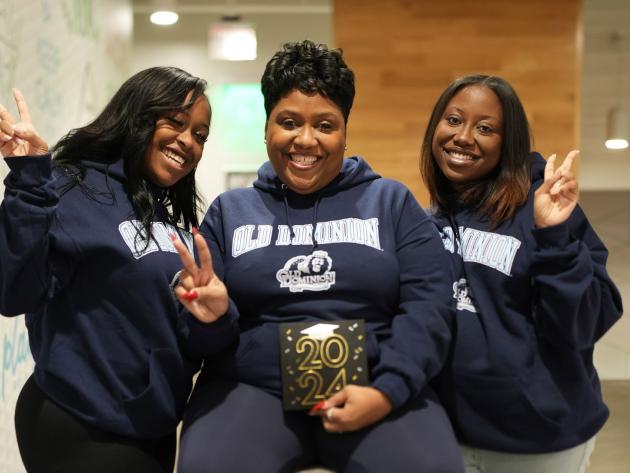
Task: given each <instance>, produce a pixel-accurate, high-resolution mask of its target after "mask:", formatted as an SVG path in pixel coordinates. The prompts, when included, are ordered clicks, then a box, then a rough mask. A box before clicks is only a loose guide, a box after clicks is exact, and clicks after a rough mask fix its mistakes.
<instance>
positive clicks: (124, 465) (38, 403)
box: [15, 376, 176, 473]
mask: <svg viewBox="0 0 630 473" xmlns="http://www.w3.org/2000/svg"><path fill="white" fill-rule="evenodd" d="M15 431H16V434H17V441H18V447H19V449H20V455H21V456H22V462H23V463H24V466H25V467H26V471H27V472H28V473H40V472H41V473H57V472H59V473H61V472H63V473H74V472H76V473H86V472H90V473H117V472H120V473H129V472H133V473H172V471H173V466H174V463H175V441H176V434H175V432H173V433H172V434H170V435H167V436H165V437H161V438H158V439H149V440H138V439H133V438H130V437H124V436H121V435H116V434H112V433H109V432H106V431H104V430H100V429H98V428H95V427H92V426H90V425H89V424H87V423H86V422H84V421H82V420H80V419H78V418H76V417H74V416H73V415H72V414H70V413H68V412H67V411H65V410H64V409H62V408H61V407H59V406H58V405H57V404H55V403H54V402H52V401H51V400H50V399H48V398H47V397H46V395H45V394H44V393H43V392H42V390H41V389H40V388H39V387H38V386H37V384H36V383H35V381H34V380H33V377H32V376H31V377H30V378H29V379H28V381H27V382H26V384H25V385H24V387H23V388H22V392H21V393H20V396H19V398H18V401H17V405H16V408H15Z"/></svg>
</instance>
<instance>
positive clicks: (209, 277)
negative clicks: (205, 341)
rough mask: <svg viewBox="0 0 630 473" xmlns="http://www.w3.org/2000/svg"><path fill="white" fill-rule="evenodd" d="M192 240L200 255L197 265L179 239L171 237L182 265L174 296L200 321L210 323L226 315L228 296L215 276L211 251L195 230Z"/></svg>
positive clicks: (221, 282)
mask: <svg viewBox="0 0 630 473" xmlns="http://www.w3.org/2000/svg"><path fill="white" fill-rule="evenodd" d="M193 240H194V243H195V247H196V248H197V252H198V253H199V265H197V263H196V262H195V258H194V257H193V255H191V254H190V252H189V251H188V249H187V248H186V246H185V245H184V244H183V243H182V242H181V241H180V239H179V238H177V236H174V237H173V245H175V249H176V250H177V253H179V257H180V259H181V260H182V265H183V266H184V269H182V271H181V273H180V276H179V284H178V285H177V286H176V287H175V295H176V296H177V298H178V299H179V301H180V302H181V303H182V304H183V305H184V307H186V309H188V311H189V312H190V313H191V314H192V315H194V316H195V317H196V318H197V319H198V320H199V321H201V322H204V323H211V322H215V321H216V320H218V319H219V318H221V317H222V316H223V315H225V313H226V312H227V310H228V305H229V301H228V293H227V289H226V287H225V284H223V281H221V280H220V279H219V278H218V277H217V275H216V274H214V270H213V268H212V255H211V254H210V249H209V248H208V245H207V243H206V240H205V239H204V238H203V236H201V234H200V233H199V232H198V231H197V230H196V229H194V230H193Z"/></svg>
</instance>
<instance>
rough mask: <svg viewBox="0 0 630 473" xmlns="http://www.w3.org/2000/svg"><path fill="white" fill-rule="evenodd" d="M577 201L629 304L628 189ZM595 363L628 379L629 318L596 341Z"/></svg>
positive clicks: (604, 373)
mask: <svg viewBox="0 0 630 473" xmlns="http://www.w3.org/2000/svg"><path fill="white" fill-rule="evenodd" d="M580 203H581V205H582V207H583V208H584V211H585V212H586V215H587V216H588V218H589V220H590V222H591V224H592V225H593V227H594V228H595V231H596V232H597V234H598V235H599V237H600V238H601V239H602V240H603V241H604V243H605V244H606V246H607V247H608V251H609V257H608V265H607V267H608V272H609V273H610V275H611V277H612V278H613V280H614V281H615V284H616V285H617V287H618V288H619V291H620V292H621V296H622V298H623V301H624V302H625V306H630V192H583V193H582V194H581V196H580ZM595 365H596V366H597V370H598V371H599V374H600V377H601V378H602V379H630V317H628V316H624V317H622V318H621V320H619V321H618V322H617V323H616V324H615V325H614V326H613V327H612V328H611V329H610V331H609V332H608V333H607V334H606V335H604V337H603V338H602V339H601V340H600V341H599V342H598V344H597V345H596V347H595ZM628 406H629V408H630V404H629V405H628ZM629 441H630V438H629ZM629 444H630V443H629ZM627 471H628V472H630V466H629V467H628V470H627Z"/></svg>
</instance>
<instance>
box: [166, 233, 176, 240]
mask: <svg viewBox="0 0 630 473" xmlns="http://www.w3.org/2000/svg"><path fill="white" fill-rule="evenodd" d="M168 236H169V238H170V239H171V241H175V240H177V235H175V234H174V233H169V234H168Z"/></svg>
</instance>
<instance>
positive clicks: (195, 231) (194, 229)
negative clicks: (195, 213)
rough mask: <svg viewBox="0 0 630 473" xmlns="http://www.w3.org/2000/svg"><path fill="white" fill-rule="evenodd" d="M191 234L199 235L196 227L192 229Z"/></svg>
mask: <svg viewBox="0 0 630 473" xmlns="http://www.w3.org/2000/svg"><path fill="white" fill-rule="evenodd" d="M192 232H193V235H196V234H197V233H199V229H198V228H197V227H192Z"/></svg>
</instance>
